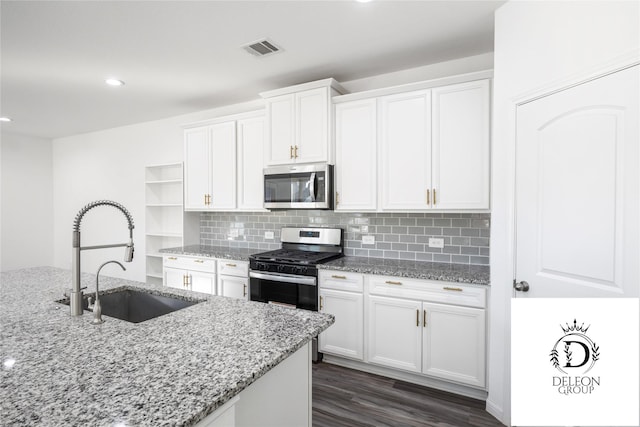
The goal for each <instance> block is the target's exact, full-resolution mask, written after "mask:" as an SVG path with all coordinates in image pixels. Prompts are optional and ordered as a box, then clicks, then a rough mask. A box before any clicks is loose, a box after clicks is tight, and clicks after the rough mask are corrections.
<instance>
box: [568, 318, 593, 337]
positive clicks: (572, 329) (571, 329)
mask: <svg viewBox="0 0 640 427" xmlns="http://www.w3.org/2000/svg"><path fill="white" fill-rule="evenodd" d="M565 324H566V325H567V327H566V328H565V327H564V326H562V325H560V327H561V328H562V330H563V331H564V333H565V334H566V333H569V332H582V333H583V334H584V333H586V332H587V330H588V329H589V328H590V327H591V325H589V326H587V327H586V328H585V327H584V322H583V323H582V324H581V325H580V326H578V323H577V322H576V319H573V325H572V326H570V325H569V324H568V323H565Z"/></svg>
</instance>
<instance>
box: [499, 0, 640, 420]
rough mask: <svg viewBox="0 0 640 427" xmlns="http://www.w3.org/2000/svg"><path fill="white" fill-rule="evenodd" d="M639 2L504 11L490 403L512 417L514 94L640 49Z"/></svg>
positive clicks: (516, 6) (518, 5)
mask: <svg viewBox="0 0 640 427" xmlns="http://www.w3.org/2000/svg"><path fill="white" fill-rule="evenodd" d="M639 4H640V3H638V2H635V1H629V2H612V1H597V2H584V1H574V2H571V1H568V2H561V1H544V2H533V1H510V2H508V3H506V4H505V5H504V6H502V7H501V8H500V9H498V10H497V11H496V25H495V52H494V115H493V118H494V123H493V132H494V133H493V144H492V167H493V169H492V191H491V193H492V216H491V312H490V321H489V330H490V345H489V361H490V365H489V398H488V401H487V409H488V410H489V411H490V412H491V413H492V414H494V415H495V416H497V417H498V418H499V419H502V420H503V422H505V423H507V424H508V423H509V420H510V397H509V394H510V386H509V384H510V378H509V369H510V359H509V351H510V350H509V336H510V328H509V317H510V309H509V307H510V298H511V295H512V281H513V279H514V270H513V242H514V234H513V220H514V212H513V191H514V158H515V157H514V147H515V131H514V129H515V110H514V105H515V104H514V102H515V101H514V100H516V99H518V98H523V97H524V98H526V96H527V94H530V93H533V92H536V91H540V90H543V88H545V87H547V86H549V85H555V84H557V83H559V82H561V81H565V80H566V79H573V78H576V77H579V76H582V77H584V76H586V75H587V74H589V72H590V71H592V70H593V69H594V68H598V67H601V66H602V65H603V64H606V63H608V62H609V61H612V60H615V59H616V58H619V57H620V56H626V55H631V56H634V55H637V52H638V47H639V44H638V43H639V40H640V33H639V16H640V11H639V8H638V7H639Z"/></svg>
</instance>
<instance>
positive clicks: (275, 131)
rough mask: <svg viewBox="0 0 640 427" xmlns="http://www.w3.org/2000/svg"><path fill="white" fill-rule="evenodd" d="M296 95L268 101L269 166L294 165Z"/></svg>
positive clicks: (278, 97) (267, 145)
mask: <svg viewBox="0 0 640 427" xmlns="http://www.w3.org/2000/svg"><path fill="white" fill-rule="evenodd" d="M295 103H296V99H295V94H290V95H282V96H277V97H275V98H271V99H269V100H268V101H267V117H268V124H267V128H268V135H267V144H266V147H267V155H268V158H267V164H269V165H281V164H286V163H294V162H295V160H294V157H293V148H294V145H295V127H296V126H295Z"/></svg>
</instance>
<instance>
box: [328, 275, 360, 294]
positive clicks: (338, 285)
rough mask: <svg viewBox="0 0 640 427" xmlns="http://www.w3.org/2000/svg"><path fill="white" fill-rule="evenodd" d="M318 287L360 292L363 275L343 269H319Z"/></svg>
mask: <svg viewBox="0 0 640 427" xmlns="http://www.w3.org/2000/svg"><path fill="white" fill-rule="evenodd" d="M318 277H319V279H320V280H319V282H320V288H322V289H336V290H339V291H352V292H362V291H363V288H364V286H363V283H364V276H363V275H362V274H359V273H346V272H344V271H333V270H320V271H319V273H318Z"/></svg>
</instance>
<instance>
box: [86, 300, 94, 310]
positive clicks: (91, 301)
mask: <svg viewBox="0 0 640 427" xmlns="http://www.w3.org/2000/svg"><path fill="white" fill-rule="evenodd" d="M87 302H88V303H89V304H88V305H87V308H88V309H89V310H93V298H91V297H87Z"/></svg>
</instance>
